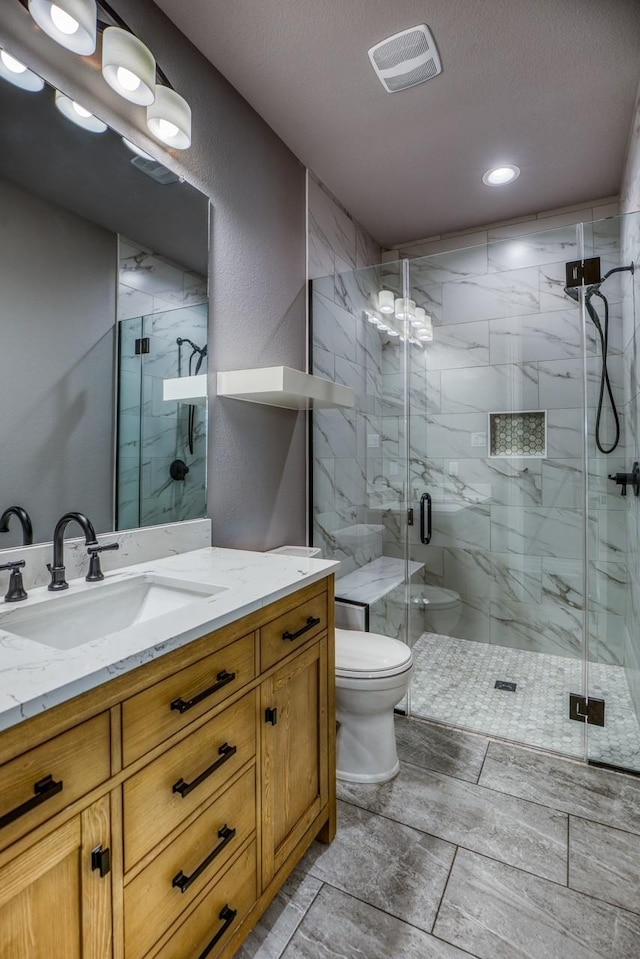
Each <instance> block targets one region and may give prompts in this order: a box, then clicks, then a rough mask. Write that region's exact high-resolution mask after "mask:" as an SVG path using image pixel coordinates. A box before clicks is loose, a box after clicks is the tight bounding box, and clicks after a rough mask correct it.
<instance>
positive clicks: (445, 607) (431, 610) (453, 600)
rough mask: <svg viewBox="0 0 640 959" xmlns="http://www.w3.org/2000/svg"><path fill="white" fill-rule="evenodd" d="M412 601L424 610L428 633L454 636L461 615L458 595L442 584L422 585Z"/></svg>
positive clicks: (425, 625) (425, 626)
mask: <svg viewBox="0 0 640 959" xmlns="http://www.w3.org/2000/svg"><path fill="white" fill-rule="evenodd" d="M412 602H413V604H414V605H415V606H417V607H419V609H420V610H422V611H423V612H424V628H425V629H426V631H427V632H428V633H439V634H440V635H441V636H455V634H456V633H455V631H456V627H457V625H458V623H459V622H460V617H461V615H462V602H461V600H460V595H459V594H458V593H456V592H454V591H453V590H452V589H445V588H444V587H443V586H423V587H422V588H421V589H420V590H419V591H418V592H417V593H416V595H414V596H413V597H412Z"/></svg>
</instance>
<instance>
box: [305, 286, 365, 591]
mask: <svg viewBox="0 0 640 959" xmlns="http://www.w3.org/2000/svg"><path fill="white" fill-rule="evenodd" d="M380 283H381V268H380V267H373V268H371V269H368V270H360V271H358V272H352V273H347V274H342V275H335V276H329V277H325V278H323V279H316V280H314V281H313V284H312V297H311V330H312V344H313V349H312V372H313V373H315V374H316V375H317V376H324V377H326V378H327V379H331V380H335V381H336V382H337V383H343V384H344V385H345V386H350V387H352V388H353V389H354V390H355V393H356V406H355V409H354V410H342V409H335V410H317V411H315V412H314V414H313V429H312V465H313V543H314V546H320V547H321V548H322V550H323V552H324V554H325V555H326V556H331V557H332V558H333V559H339V560H340V561H341V563H342V565H341V567H340V572H339V575H340V576H345V575H346V574H347V573H350V572H352V571H353V570H354V569H357V568H359V567H360V566H364V565H365V564H366V563H369V562H371V561H372V560H374V559H377V558H378V557H380V556H382V538H383V537H382V533H383V525H382V520H381V514H380V511H379V510H376V509H375V505H376V504H375V502H374V490H376V489H378V488H379V487H380V484H381V482H382V475H383V463H382V450H381V445H380V434H381V428H382V427H381V414H382V341H381V339H380V336H379V334H378V333H377V332H376V331H375V330H374V329H373V327H371V326H370V325H369V324H368V323H367V322H366V321H365V319H364V315H363V311H364V309H365V307H366V306H367V303H368V300H369V297H370V295H371V293H372V292H373V291H374V290H377V289H378V288H379V284H380Z"/></svg>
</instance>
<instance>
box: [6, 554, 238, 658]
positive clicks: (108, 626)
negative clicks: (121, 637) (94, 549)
mask: <svg viewBox="0 0 640 959" xmlns="http://www.w3.org/2000/svg"><path fill="white" fill-rule="evenodd" d="M226 589H228V587H227V586H213V585H211V584H209V583H207V584H205V583H192V582H188V581H185V580H181V579H171V578H169V577H167V576H156V575H155V574H151V573H149V574H146V575H143V576H134V577H132V578H131V579H124V580H120V581H119V582H116V583H104V584H100V585H99V586H95V587H93V588H91V589H84V590H82V592H79V593H75V594H74V593H65V595H64V596H60V595H59V594H58V595H57V596H56V597H55V598H52V599H51V600H49V601H44V602H42V603H38V604H37V605H35V606H32V607H26V608H24V609H12V610H11V612H8V613H6V614H5V615H2V616H1V617H0V629H4V630H6V631H7V632H9V633H14V634H15V635H16V636H22V637H24V638H25V639H32V640H34V641H35V642H37V643H42V644H43V645H45V646H54V647H55V648H56V649H74V648H75V647H76V646H83V645H84V644H85V643H90V642H91V641H92V640H94V639H100V638H101V637H102V636H107V635H109V634H110V633H117V632H120V630H123V629H127V628H128V627H129V626H135V625H136V624H138V623H144V622H147V621H148V620H150V619H156V617H158V616H163V615H164V614H165V613H170V612H172V611H173V610H174V609H180V607H183V606H190V605H191V604H192V603H197V602H201V601H202V600H205V599H208V598H209V597H210V596H215V595H216V593H222V592H224V591H225V590H226Z"/></svg>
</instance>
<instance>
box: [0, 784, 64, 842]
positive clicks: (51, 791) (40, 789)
mask: <svg viewBox="0 0 640 959" xmlns="http://www.w3.org/2000/svg"><path fill="white" fill-rule="evenodd" d="M62 786H63V783H62V782H58V783H57V782H56V781H55V779H54V778H53V776H51V775H49V776H45V777H44V779H40V780H38V782H37V783H36V784H35V786H34V787H33V791H34V793H35V796H33V797H32V798H31V799H27V801H26V802H23V803H22V805H21V806H16V808H15V809H12V810H11V812H7V813H5V814H4V816H0V829H2V827H3V826H8V825H10V824H11V823H12V822H15V821H16V819H20V817H21V816H25V815H26V814H27V813H28V812H31V810H32V809H37V807H38V806H41V805H42V803H43V802H46V801H47V799H51V797H52V796H57V795H58V793H61V792H62Z"/></svg>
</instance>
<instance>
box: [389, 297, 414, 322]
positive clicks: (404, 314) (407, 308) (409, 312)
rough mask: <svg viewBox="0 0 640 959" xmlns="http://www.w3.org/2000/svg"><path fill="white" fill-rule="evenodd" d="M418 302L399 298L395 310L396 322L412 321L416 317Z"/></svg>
mask: <svg viewBox="0 0 640 959" xmlns="http://www.w3.org/2000/svg"><path fill="white" fill-rule="evenodd" d="M415 309H416V301H415V300H405V299H403V298H402V297H399V298H398V299H396V301H395V305H394V310H395V318H396V320H412V319H413V318H414V317H415V315H416V314H415Z"/></svg>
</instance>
